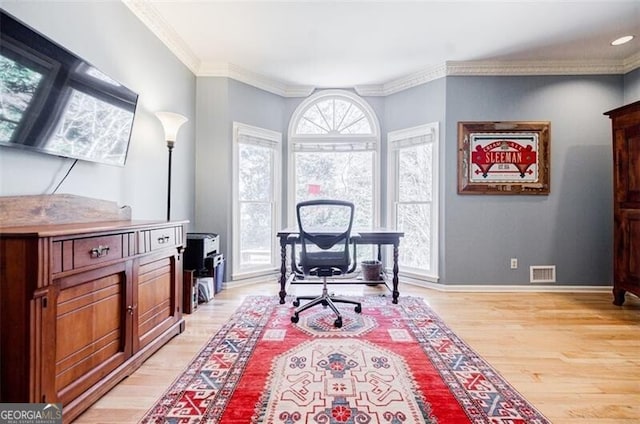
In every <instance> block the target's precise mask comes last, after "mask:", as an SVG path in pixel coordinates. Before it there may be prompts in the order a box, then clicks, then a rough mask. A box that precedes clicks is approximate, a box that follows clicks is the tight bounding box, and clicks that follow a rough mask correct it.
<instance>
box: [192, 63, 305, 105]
mask: <svg viewBox="0 0 640 424" xmlns="http://www.w3.org/2000/svg"><path fill="white" fill-rule="evenodd" d="M195 74H196V76H198V77H225V78H232V79H234V80H237V81H240V82H243V83H245V84H249V85H252V86H254V87H257V88H260V89H262V90H265V91H268V92H270V93H273V94H277V95H279V96H282V97H307V96H309V95H310V94H311V93H313V90H314V89H315V87H312V86H307V85H287V84H286V83H284V82H282V81H279V80H276V79H273V78H269V77H265V76H264V75H261V74H258V73H255V72H251V71H249V70H247V69H245V68H242V67H240V66H238V65H234V64H233V63H204V64H202V65H201V66H200V67H199V68H198V71H197V72H196V73H195Z"/></svg>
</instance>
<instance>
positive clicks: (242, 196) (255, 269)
mask: <svg viewBox="0 0 640 424" xmlns="http://www.w3.org/2000/svg"><path fill="white" fill-rule="evenodd" d="M281 141H282V135H281V134H280V133H278V132H275V131H271V130H267V129H263V128H258V127H253V126H249V125H245V124H241V123H238V122H234V123H233V164H234V166H233V173H234V176H233V181H234V187H233V274H234V275H233V276H232V278H233V279H238V278H243V277H250V276H252V275H259V274H262V273H264V272H268V271H272V270H274V269H275V268H276V267H277V264H278V263H279V262H278V260H279V255H278V252H279V251H278V250H277V248H276V232H277V231H278V229H279V228H278V226H279V223H280V193H281V189H280V186H281V178H280V166H281V164H280V163H281V161H280V157H281Z"/></svg>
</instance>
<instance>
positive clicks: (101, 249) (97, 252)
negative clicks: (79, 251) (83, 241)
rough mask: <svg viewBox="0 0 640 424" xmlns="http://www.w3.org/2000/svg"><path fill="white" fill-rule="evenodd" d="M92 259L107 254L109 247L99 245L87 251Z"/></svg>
mask: <svg viewBox="0 0 640 424" xmlns="http://www.w3.org/2000/svg"><path fill="white" fill-rule="evenodd" d="M89 254H90V255H91V257H92V258H100V257H102V256H107V255H108V254H109V246H103V245H99V246H98V247H94V248H93V249H91V250H90V251H89Z"/></svg>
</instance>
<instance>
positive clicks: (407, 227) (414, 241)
mask: <svg viewBox="0 0 640 424" xmlns="http://www.w3.org/2000/svg"><path fill="white" fill-rule="evenodd" d="M396 216H397V228H398V230H400V231H404V237H403V238H402V246H401V248H400V249H399V261H400V263H401V264H402V266H403V267H404V266H407V267H411V268H420V269H431V247H430V246H431V210H430V205H429V204H427V203H413V204H402V203H401V204H398V205H397V208H396Z"/></svg>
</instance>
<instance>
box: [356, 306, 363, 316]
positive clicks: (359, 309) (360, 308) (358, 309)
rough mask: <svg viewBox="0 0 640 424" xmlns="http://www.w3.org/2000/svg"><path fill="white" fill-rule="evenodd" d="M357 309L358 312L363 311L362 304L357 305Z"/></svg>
mask: <svg viewBox="0 0 640 424" xmlns="http://www.w3.org/2000/svg"><path fill="white" fill-rule="evenodd" d="M355 311H356V314H359V313H360V312H362V306H360V305H356V308H355Z"/></svg>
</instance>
